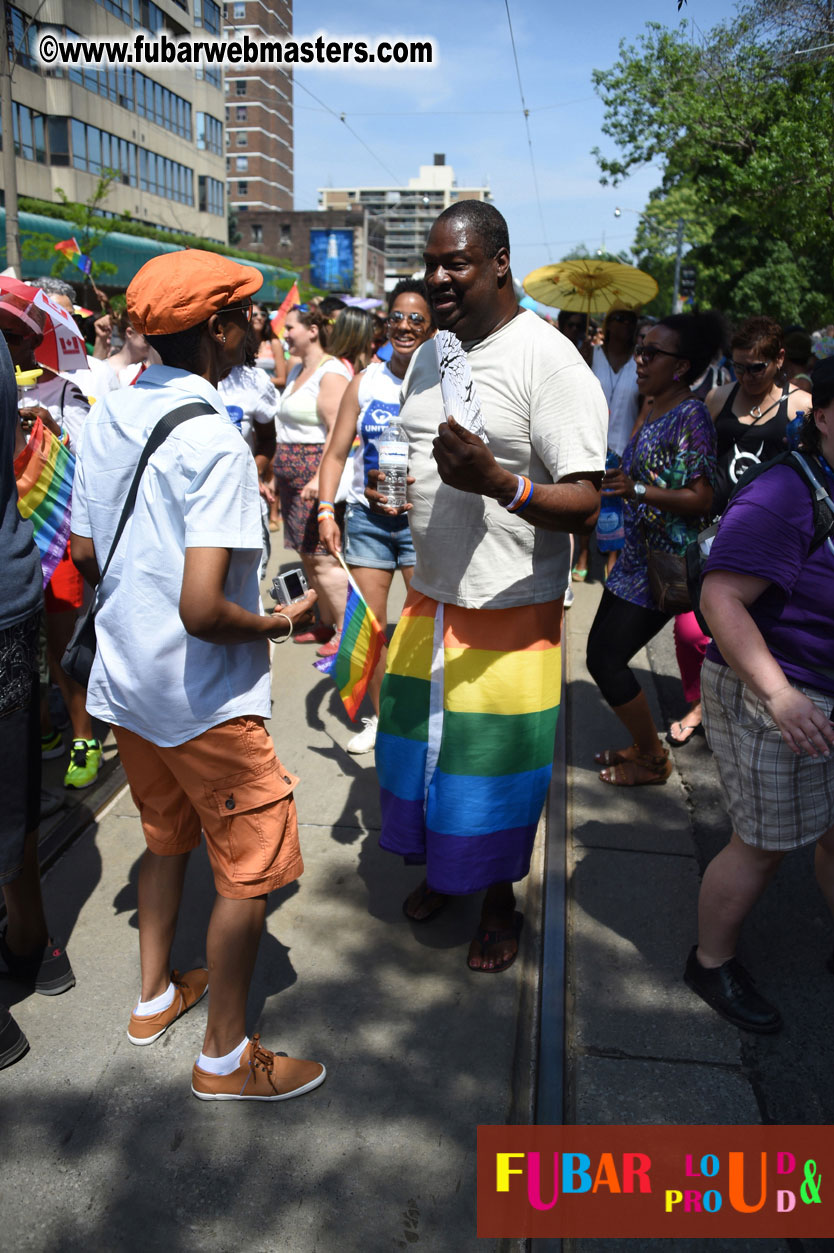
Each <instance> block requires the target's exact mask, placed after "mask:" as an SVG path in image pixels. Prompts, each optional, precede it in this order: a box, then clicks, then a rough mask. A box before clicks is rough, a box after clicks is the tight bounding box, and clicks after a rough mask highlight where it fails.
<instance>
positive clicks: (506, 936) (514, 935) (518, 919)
mask: <svg viewBox="0 0 834 1253" xmlns="http://www.w3.org/2000/svg"><path fill="white" fill-rule="evenodd" d="M523 926H524V915H523V914H522V913H519V911H518V910H516V911H515V913H514V914H513V925H512V926H511V927H510V929H509V931H490V930H488V929H487V928H486V927H478V930H477V931H476V932H475V939H476V940H477V941H478V943H479V944H480V945H481V946H483V945H484V944H500V943H501V942H502V941H503V940H515V942H516V950H515V952H514V953H513V955H512V956H511V957H508V958H507V960H506V961H505V962H503V963H502V964H501V965H500V966H492V967H487V966H470V965H469V962H468V961H467V963H466V965H467V967H468V968H469V970H471V971H472V973H473V974H475V975H498V974H500V973H501V971H502V970H509V968H510V966H512V964H513V962H514V961H515V959H516V958H517V957H518V941H519V937H520V936H521V928H522V927H523Z"/></svg>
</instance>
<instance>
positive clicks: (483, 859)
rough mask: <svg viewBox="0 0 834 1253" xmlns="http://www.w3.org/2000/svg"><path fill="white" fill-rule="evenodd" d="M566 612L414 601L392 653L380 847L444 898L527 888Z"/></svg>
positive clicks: (384, 715) (381, 755) (385, 704)
mask: <svg viewBox="0 0 834 1253" xmlns="http://www.w3.org/2000/svg"><path fill="white" fill-rule="evenodd" d="M561 618H562V602H561V600H558V601H549V602H547V603H545V604H541V605H523V606H520V607H517V608H513V609H462V608H460V607H459V606H457V605H445V604H440V603H438V602H437V601H435V600H432V599H431V598H430V597H428V596H423V595H421V594H420V593H419V592H414V591H411V592H409V594H408V598H407V600H406V603H405V608H404V610H403V616H402V618H401V619H400V622H399V624H398V626H397V629H396V631H395V632H394V637H393V639H392V641H391V645H390V648H389V650H388V664H387V668H386V672H385V678H384V680H383V684H382V694H381V705H380V718H379V727H378V730H377V739H376V767H377V773H378V775H379V781H380V788H381V799H382V835H381V838H380V844H381V846H382V847H383V848H385V849H388V850H389V852H392V853H399V854H401V855H402V856H403V857H404V858H405V860H406V861H407V862H409V863H414V864H423V863H425V865H426V877H427V879H428V882H429V885H430V887H432V888H434V889H435V890H436V891H438V892H448V893H466V892H476V891H479V890H481V889H482V888H486V887H489V886H490V885H491V884H493V883H500V882H503V881H507V880H511V881H514V880H517V879H523V878H524V876H525V875H526V874H527V872H528V870H529V869H530V856H531V853H532V850H533V841H534V839H535V835H536V827H537V826H538V821H539V817H540V815H541V811H542V806H543V805H544V801H545V797H546V796H547V789H548V785H549V783H550V775H551V770H552V763H553V744H554V739H555V734H556V722H557V718H558V715H559V699H560V691H561V677H562V676H561Z"/></svg>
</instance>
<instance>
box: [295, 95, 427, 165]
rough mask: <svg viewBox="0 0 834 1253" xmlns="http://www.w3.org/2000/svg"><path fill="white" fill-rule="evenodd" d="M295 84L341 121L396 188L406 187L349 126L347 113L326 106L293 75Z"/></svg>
mask: <svg viewBox="0 0 834 1253" xmlns="http://www.w3.org/2000/svg"><path fill="white" fill-rule="evenodd" d="M293 82H294V84H295V86H296V87H300V88H301V90H302V91H306V93H307V95H308V96H312V98H313V100H315V101H316V103H317V104H320V105H321V107H322V108H323V109H324V111H325V112H326V113H330V114H332V115H333V117H335V118H336V119H337V121H339V122H341V123H342V125H343V126H344V128H345V130H347V131H348V132H349V133H350V134H351V135H352V136H353V138H354V139H355V140H356V142H357V143H358V144H361V145H362V147H363V148H364V149H365V151H366V152H367V153H368V154H369V155H370V156H372V157H373V159H374V161H376V162H377V164H378V165H381V166H382V168H383V170H384V171H385V173H386V174H387V175H388V177H389V178H393V180H394V186H395V187H404V186H405V184H404V183H403V181H402V179H401V178H398V177H397V175H396V174H395V173H394V172H393V170H390V169H389V168H388V166H387V165H386V164H385V162H384V161H383V159H382V157H380V156H379V155H378V153H376V152H374V150H373V148H371V147H370V145H369V144H366V143H365V140H364V139H363V138H362V136H361V135H357V133H356V131H355V130H354V129H353V127H352V126H351V125H350V124H349V122H348V121H347V114H345V113H337V112H336V110H335V109H331V107H330V105H329V104H325V102H324V101H323V100H321V99H320V98H319V97H318V96H317V95H316V93H315V92H314V91H310V88H309V87H305V86H304V84H303V83H300V82H299V81H298V79H297V78H296V77H295V75H293Z"/></svg>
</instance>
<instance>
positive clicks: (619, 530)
mask: <svg viewBox="0 0 834 1253" xmlns="http://www.w3.org/2000/svg"><path fill="white" fill-rule="evenodd" d="M619 464H620V458H619V457H618V456H617V454H616V453H615V452H612V451H611V449H610V448H609V450H608V456H607V457H606V458H605V468H606V470H616V469H617V467H618V466H619ZM624 543H625V527H624V526H623V498H622V496H609V495H608V494H607V493H606V492H605V491H603V493H602V504H601V505H600V509H599V517H598V519H597V548H598V549H599V551H600V552H601V553H610V552H615V551H617V550H618V549H620V548H622V546H623V544H624Z"/></svg>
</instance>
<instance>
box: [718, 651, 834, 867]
mask: <svg viewBox="0 0 834 1253" xmlns="http://www.w3.org/2000/svg"><path fill="white" fill-rule="evenodd" d="M791 682H792V686H793V687H795V688H796V689H797V691H799V692H803V693H804V694H805V695H806V696H807V697H808V698H809V699H810V700H812V701H813V702H814V704H815V705H816V706H817V708H818V709H820V710H821V711H822V712H823V713H824V714H825V715H826V716H830V715H831V709H832V706H834V696H832V695H831V693H830V692H821V691H819V689H818V688H814V687H806V686H805V685H804V684H802V683H793V681H791ZM701 699H702V701H703V717H704V729H705V731H706V735H707V743H708V744H709V746H710V748H711V749H712V751H713V753H714V754H715V760H716V764H717V765H718V773H719V776H720V778H721V783H722V786H723V788H724V792H725V794H726V797H727V807H728V810H729V813H730V817H731V818H732V820H733V828H734V830H735V831H736V833H737V835H738V836H739V838H740V839H741V840H743V841H744V843H745V844H751V845H752V846H753V847H754V848H765V849H768V850H770V851H771V852H779V853H786V852H790V850H791V849H793V848H801V847H802V846H803V845H804V844H813V842H814V841H815V840H818V839H819V838H820V836H821V835H824V834H825V832H826V831H827V830H828V829H829V828H830V827H834V753H832V754H831V755H830V756H829V757H828V758H827V759H826V758H822V757H809V756H808V754H807V753H801V754H800V755H799V756H797V755H796V754H795V753H793V752H792V751H791V749H790V748H788V746H787V744H786V743H785V741H784V740H783V739H782V736H781V735H780V734H779V730H778V728H777V726H776V723H775V722H774V721H773V719H772V718H771V717H770V715H769V714H768V713H767V711H766V709H765V707H764V704H763V702H762V701H760V700H759V699H758V697H757V696H754V694H753V693H752V692H751V691H750V689H749V688H748V687H746V686H745V685H744V683H742V681H741V679H740V678H739V677H738V675H737V674H736V673H735V672H734V671H733V670H731V669H730V667H729V666H719V665H717V664H716V662H714V661H709V660H707V661H705V662H704V666H703V669H702V671H701Z"/></svg>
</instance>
